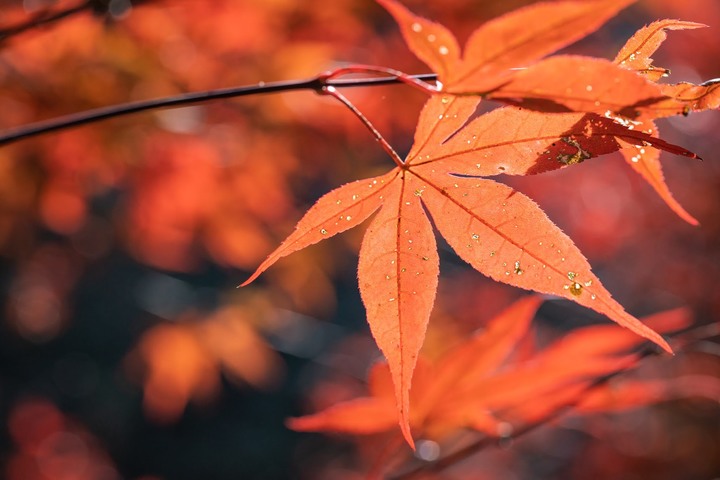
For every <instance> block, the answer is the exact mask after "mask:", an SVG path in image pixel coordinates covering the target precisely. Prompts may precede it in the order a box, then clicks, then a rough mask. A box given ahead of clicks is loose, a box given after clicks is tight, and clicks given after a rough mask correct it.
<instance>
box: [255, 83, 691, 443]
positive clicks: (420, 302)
mask: <svg viewBox="0 0 720 480" xmlns="http://www.w3.org/2000/svg"><path fill="white" fill-rule="evenodd" d="M477 102H478V100H477V99H470V98H464V97H451V96H448V95H435V96H433V97H432V98H431V99H430V100H429V101H428V102H427V103H426V105H425V107H424V108H423V110H422V112H421V116H420V120H419V123H418V129H417V132H416V135H415V144H414V146H413V147H412V148H411V150H410V153H409V155H408V157H407V160H406V161H405V163H404V164H403V165H401V166H399V167H397V168H395V169H393V170H392V171H391V172H390V173H388V174H386V175H384V176H381V177H375V178H373V179H368V180H362V181H359V182H355V183H352V184H348V185H345V186H343V187H340V188H338V189H336V190H334V191H333V192H331V193H329V194H327V195H325V196H324V197H322V198H321V199H320V200H319V201H318V203H317V204H316V205H315V206H313V207H312V208H311V209H310V211H309V212H308V213H307V214H306V215H305V216H304V217H303V219H302V220H300V222H299V223H298V226H297V228H296V230H295V232H294V233H292V234H291V235H290V237H288V239H287V240H285V242H283V244H282V245H281V246H280V248H278V250H276V251H275V252H274V253H272V254H271V255H270V257H268V259H267V260H266V261H265V262H264V263H263V264H262V265H261V266H260V268H259V269H258V271H257V272H256V273H255V274H254V275H253V276H252V277H251V278H250V279H249V280H248V281H247V282H245V283H244V285H245V284H247V283H249V282H250V281H252V280H253V279H254V278H256V277H257V276H258V275H259V274H260V273H261V272H262V271H263V270H265V269H266V268H267V267H268V266H270V265H271V264H272V263H273V262H275V261H276V260H277V259H279V258H281V257H283V256H285V255H288V254H289V253H292V252H294V251H297V250H299V249H300V248H303V247H304V246H307V245H310V244H312V243H315V242H318V241H319V240H322V239H323V238H326V237H328V236H330V235H334V234H335V233H338V232H340V231H343V230H346V229H348V228H350V227H351V226H353V225H356V224H357V223H359V222H360V221H362V220H363V219H365V218H367V217H368V216H369V215H371V214H372V212H373V211H375V210H376V209H378V208H379V209H380V211H379V213H378V214H377V216H376V217H375V218H374V219H373V221H372V223H371V225H370V227H369V228H368V230H367V232H366V235H365V237H364V239H363V242H362V246H361V249H360V257H359V265H358V280H359V287H360V293H361V296H362V299H363V303H364V304H365V308H366V310H367V315H368V323H369V324H370V329H371V331H372V334H373V336H374V338H375V341H376V342H377V344H378V346H379V347H380V349H381V351H382V352H383V354H384V355H385V357H386V358H387V360H388V365H389V369H390V373H391V376H392V380H393V384H394V392H395V400H396V402H397V408H398V415H399V421H400V427H401V430H402V432H403V435H404V436H405V438H406V440H407V441H408V443H409V444H410V445H411V446H412V445H413V440H412V435H411V432H410V425H411V415H410V393H409V392H410V386H411V380H412V377H413V371H414V369H415V366H416V364H417V358H418V352H419V351H420V347H421V346H422V343H423V340H424V337H425V331H426V328H427V323H428V320H429V317H430V312H431V311H432V307H433V303H434V300H435V292H436V289H437V281H438V275H439V267H438V262H439V260H438V254H437V249H436V245H435V237H434V234H433V231H432V226H431V223H430V220H429V218H428V215H427V214H428V213H429V214H430V215H431V216H432V218H433V220H434V222H435V224H436V225H437V228H438V230H439V231H440V233H441V234H442V235H443V236H444V237H445V238H446V240H447V241H448V243H449V244H450V245H451V246H452V247H453V249H454V250H455V251H456V252H457V253H458V255H459V256H460V257H461V258H463V259H464V260H466V261H467V262H468V263H470V264H471V265H472V266H473V267H474V268H476V269H477V270H478V271H480V272H482V273H484V274H486V275H488V276H489V277H491V278H493V279H495V280H497V281H500V282H504V283H508V284H510V285H515V286H518V287H521V288H525V289H529V290H534V291H537V292H542V293H550V294H554V295H558V296H562V297H565V298H567V299H570V300H573V301H575V302H577V303H579V304H581V305H584V306H587V307H589V308H592V309H594V310H596V311H598V312H600V313H603V314H605V315H607V316H608V317H610V318H611V319H612V320H614V321H615V322H617V323H619V324H620V325H623V326H625V327H627V328H629V329H631V330H632V331H634V332H635V333H637V334H639V335H641V336H643V337H645V338H648V339H650V340H652V341H653V342H655V343H657V344H658V345H660V346H662V347H663V348H665V349H666V350H668V351H670V347H669V346H668V345H667V343H666V342H665V341H664V340H663V339H662V337H660V336H659V335H658V334H657V333H655V332H654V331H653V330H651V329H650V328H648V327H646V326H645V325H644V324H642V323H641V322H640V321H638V320H637V319H635V318H634V317H632V316H631V315H629V314H628V313H627V312H625V310H624V309H623V308H622V307H621V306H620V305H619V304H618V303H617V302H615V301H614V300H613V299H612V297H611V296H610V293H609V292H608V291H607V290H605V288H603V287H602V285H601V284H600V281H599V280H598V278H597V277H596V276H595V275H594V274H593V273H592V272H591V271H590V265H589V264H588V262H587V260H586V259H585V257H584V256H583V255H582V254H581V253H580V251H579V250H578V248H577V247H576V246H575V245H574V244H573V242H572V241H571V240H570V239H569V238H568V237H567V236H566V235H565V234H564V233H562V232H561V231H560V229H559V228H558V227H556V226H555V225H554V224H553V223H552V222H551V221H550V220H549V219H548V218H547V216H546V215H545V214H544V212H543V211H542V210H541V209H540V208H539V207H538V206H537V205H536V204H535V203H534V202H533V201H532V200H530V199H529V198H527V197H525V196H524V195H523V194H521V193H519V192H516V191H514V190H513V189H511V188H510V187H507V186H506V185H503V184H500V183H497V182H494V181H492V180H486V179H477V178H468V177H461V176H457V174H462V175H468V174H471V175H472V174H477V173H478V172H477V170H480V172H481V174H486V175H488V174H495V173H498V172H499V171H501V169H499V168H498V166H497V163H494V161H493V160H492V159H493V158H502V161H503V162H504V163H503V165H506V167H504V168H505V170H503V171H506V172H507V173H516V174H524V173H534V172H536V171H543V170H549V169H553V168H560V167H562V166H565V165H569V164H573V163H578V162H579V161H582V160H584V159H585V158H589V157H591V156H596V155H599V154H602V153H609V152H613V151H616V150H619V149H620V148H622V147H623V146H626V145H627V143H628V141H629V142H633V143H638V142H643V141H646V142H648V143H650V144H652V145H655V146H658V147H660V148H665V149H668V150H671V151H675V152H678V153H683V154H685V155H688V156H692V155H693V154H692V153H690V152H688V151H687V150H684V149H681V148H680V147H675V146H674V145H671V144H668V143H666V142H662V141H661V140H658V139H655V138H653V137H651V136H649V135H647V134H645V133H643V132H639V131H634V130H630V129H628V128H626V127H625V126H624V125H623V124H621V123H618V122H616V121H614V120H613V119H609V118H605V117H600V116H597V115H591V114H577V113H574V114H563V115H554V116H550V117H547V116H545V115H541V114H538V113H534V112H526V111H521V110H518V109H516V108H506V109H501V110H498V111H496V112H492V113H490V114H488V115H484V116H481V117H479V118H478V119H476V120H474V121H472V122H470V124H468V125H467V126H464V127H463V125H464V124H465V122H466V121H467V118H468V117H469V116H470V115H471V114H472V113H473V112H474V110H475V106H476V105H477ZM458 130H459V131H458ZM491 131H493V132H497V135H492V134H491V133H490V132H491ZM558 138H560V141H557V139H558ZM553 143H554V144H553ZM468 145H469V146H468ZM543 149H545V151H542V152H541V150H543ZM586 150H591V151H592V153H588V152H587V151H586ZM480 152H482V157H483V158H480V155H479V153H480ZM538 152H540V153H538ZM538 155H539V158H538ZM576 157H579V158H576ZM478 162H479V163H478ZM478 165H479V166H478ZM368 192H371V193H368ZM426 210H427V213H426ZM488 361H489V360H488ZM419 415H420V416H422V415H423V408H421V409H420V412H419Z"/></svg>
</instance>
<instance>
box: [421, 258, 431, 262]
mask: <svg viewBox="0 0 720 480" xmlns="http://www.w3.org/2000/svg"><path fill="white" fill-rule="evenodd" d="M422 259H423V260H425V261H426V262H427V261H428V260H430V258H429V257H422Z"/></svg>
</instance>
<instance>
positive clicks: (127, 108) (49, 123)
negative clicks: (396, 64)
mask: <svg viewBox="0 0 720 480" xmlns="http://www.w3.org/2000/svg"><path fill="white" fill-rule="evenodd" d="M409 77H410V78H413V79H416V80H422V81H433V80H435V79H436V78H437V76H436V75H435V74H422V75H412V76H409ZM397 83H401V80H400V79H398V78H397V77H382V78H360V79H346V80H328V81H324V80H323V77H322V76H320V77H316V78H311V79H306V80H291V81H286V82H268V83H263V82H261V83H259V84H257V85H248V86H242V87H231V88H222V89H218V90H207V91H204V92H194V93H185V94H181V95H174V96H171V97H164V98H155V99H151V100H142V101H138V102H130V103H124V104H120V105H112V106H109V107H102V108H97V109H94V110H87V111H84V112H79V113H75V114H71V115H66V116H62V117H58V118H53V119H50V120H45V121H41V122H37V123H31V124H29V125H24V126H21V127H18V128H14V129H10V130H7V131H5V132H3V133H0V146H2V145H7V144H9V143H12V142H15V141H17V140H21V139H23V138H29V137H35V136H38V135H42V134H45V133H49V132H55V131H58V130H64V129H67V128H72V127H77V126H80V125H86V124H88V123H93V122H97V121H100V120H105V119H108V118H114V117H120V116H123V115H129V114H132V113H137V112H143V111H146V110H154V109H158V108H164V107H177V106H180V105H189V104H193V103H199V102H206V101H209V100H217V99H221V98H234V97H242V96H246V95H259V94H265V93H276V92H287V91H295V90H314V91H316V92H319V93H322V89H323V88H324V87H335V88H340V87H371V86H378V85H388V84H397Z"/></svg>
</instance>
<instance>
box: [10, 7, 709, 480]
mask: <svg viewBox="0 0 720 480" xmlns="http://www.w3.org/2000/svg"><path fill="white" fill-rule="evenodd" d="M405 3H406V4H407V5H408V6H409V7H411V8H413V9H414V10H415V11H416V12H418V13H420V14H423V15H426V16H428V17H430V18H433V19H436V20H438V21H440V22H441V23H443V24H445V25H447V26H449V27H450V28H451V29H452V30H453V31H455V32H456V33H457V35H458V36H459V38H460V39H461V41H462V40H463V39H464V38H466V37H467V35H468V34H469V33H470V32H471V31H472V30H473V29H474V28H475V27H477V25H479V24H480V23H481V22H483V21H485V20H487V19H489V18H492V17H494V16H497V15H499V14H502V13H504V12H506V11H509V10H511V9H513V8H516V7H519V6H521V5H524V4H528V3H532V2H528V1H524V0H513V1H502V2H501V1H496V0H486V1H483V2H477V1H472V0H444V1H443V2H432V4H426V3H431V2H420V1H409V0H408V1H407V2H405ZM78 5H79V6H80V7H79V8H78V9H77V11H73V12H72V13H70V14H69V15H67V16H65V17H63V18H61V19H58V20H56V21H47V22H46V23H44V24H43V25H42V26H40V27H37V28H28V29H16V28H15V27H17V26H20V25H23V24H26V23H28V22H30V23H33V22H35V23H37V22H38V20H43V19H45V20H47V19H48V18H49V17H50V16H52V15H53V14H54V13H57V12H63V11H65V10H66V9H71V8H74V7H76V6H78ZM658 18H681V19H684V20H693V21H699V22H703V23H706V24H708V25H710V27H711V28H708V29H703V30H694V31H686V32H671V33H670V38H669V40H668V41H667V42H666V43H665V45H664V46H663V47H662V48H661V50H660V51H659V52H658V53H657V54H656V55H655V56H654V57H655V59H656V64H658V65H662V66H665V67H669V68H671V70H672V76H671V77H670V80H672V81H681V80H685V81H692V82H701V81H702V80H707V79H709V78H712V77H713V76H717V75H720V64H718V61H717V59H718V58H720V43H719V42H718V41H717V38H718V31H719V30H718V29H720V4H718V2H716V1H715V0H697V1H695V2H682V3H680V2H676V1H673V0H652V1H651V0H642V1H640V2H638V3H637V4H636V5H634V6H633V7H631V8H629V9H627V10H626V11H625V12H623V13H622V14H621V15H620V16H619V17H617V18H615V19H613V20H612V21H611V22H610V23H609V24H608V25H607V26H606V27H604V28H603V29H602V30H601V31H599V32H597V33H596V34H593V35H592V36H591V37H589V38H588V39H586V40H583V41H582V42H580V43H578V44H576V45H574V46H572V47H570V48H569V49H567V51H569V52H573V53H581V54H588V55H594V56H600V57H605V58H612V57H613V56H614V55H615V52H616V51H617V50H618V49H619V47H620V46H621V45H622V44H623V43H624V41H625V40H626V39H627V38H628V37H629V36H630V35H632V33H633V32H634V31H635V30H636V29H637V28H639V27H641V26H642V25H644V24H646V23H649V22H650V21H653V20H655V19H658ZM16 30H18V31H16ZM19 30H23V31H19ZM350 63H365V64H375V65H383V66H389V67H393V68H397V69H400V70H403V71H406V72H409V73H423V72H427V68H426V67H424V66H423V65H422V64H420V63H419V61H417V60H416V59H415V58H414V57H413V56H412V55H411V54H410V53H409V52H408V50H407V48H406V47H405V46H404V44H403V42H402V39H401V38H400V35H399V32H398V30H397V28H396V26H395V25H394V23H393V22H392V20H391V18H390V16H389V15H387V14H386V13H385V12H384V11H383V10H382V9H381V8H380V7H379V6H378V5H377V4H375V3H374V2H372V1H370V0H340V1H335V2H328V1H324V0H303V1H294V0H216V1H213V2H206V1H199V0H144V1H137V0H136V1H132V2H131V1H130V0H110V1H108V0H93V1H90V2H85V3H81V2H72V1H69V0H68V1H65V0H57V1H54V0H23V1H21V0H0V128H2V129H9V128H12V127H17V126H20V125H23V124H25V123H29V122H33V121H37V120H41V119H45V118H51V117H56V116H59V115H64V114H68V113H72V112H77V111H81V110H85V109H89V108H94V107H99V106H105V105H110V104H116V103H122V102H127V101H133V100H141V99H147V98H151V97H157V96H165V95H173V94H178V93H182V92H191V91H197V90H205V89H213V88H221V87H228V86H235V85H242V84H254V83H257V82H260V81H266V82H267V81H274V80H287V79H299V78H306V77H311V76H313V75H316V74H318V73H320V72H323V71H325V70H328V69H331V68H334V67H337V66H342V65H346V64H350ZM568 74H572V72H568ZM345 93H346V94H347V96H348V97H350V98H351V99H352V100H353V101H354V102H355V103H356V105H357V106H358V107H359V108H360V109H361V110H362V111H363V112H364V113H365V114H366V115H367V116H368V117H369V118H370V119H371V121H373V122H374V123H375V124H376V126H377V127H378V129H379V130H380V131H381V132H383V134H384V135H386V136H387V138H388V139H389V140H390V141H391V143H392V144H393V145H394V146H396V148H397V149H398V150H399V151H400V152H406V151H407V149H408V148H409V146H410V142H411V140H412V132H413V130H414V126H415V122H416V115H417V112H418V111H419V108H420V106H421V105H422V102H423V101H424V98H423V96H422V95H421V94H419V93H417V92H416V91H413V90H411V89H409V88H408V87H404V86H384V87H373V88H362V89H348V90H347V91H346V92H345ZM660 129H661V131H662V134H663V135H664V138H666V139H667V140H669V141H671V142H674V143H677V144H680V145H683V146H685V147H687V148H690V149H691V150H694V151H695V152H697V153H698V154H699V155H701V156H702V157H703V158H705V160H706V161H705V162H703V163H699V162H694V161H690V160H688V159H683V158H671V157H670V156H665V154H663V155H664V156H663V160H664V162H663V163H664V166H665V168H666V177H667V178H668V183H669V184H670V186H671V188H672V190H673V191H674V193H675V195H676V197H677V198H678V199H679V200H680V201H681V203H683V204H684V205H685V206H686V208H687V209H688V211H689V212H690V213H691V214H693V215H694V216H695V217H696V218H698V219H699V220H700V222H701V227H699V228H693V227H691V226H689V225H687V224H685V223H684V222H682V221H681V220H680V219H678V218H676V217H675V216H674V214H673V213H672V212H671V211H670V210H669V209H668V208H667V207H666V206H665V205H664V204H663V203H662V202H661V201H660V200H659V198H657V197H656V196H655V194H654V192H652V191H651V189H650V188H649V187H648V186H647V185H646V184H645V183H644V182H643V181H642V179H640V177H639V176H637V175H635V174H634V173H632V172H631V171H630V169H628V168H627V166H626V165H624V162H623V161H622V159H621V158H620V157H619V156H611V157H606V158H603V159H601V160H595V161H591V162H586V163H584V164H583V165H580V166H576V167H573V168H572V169H566V170H563V171H561V172H555V173H552V174H546V175H542V176H537V177H532V178H505V179H503V181H507V182H508V183H511V184H512V185H513V186H515V187H517V188H518V189H520V190H521V191H523V192H525V193H527V194H528V195H530V196H531V197H532V198H534V199H535V200H536V201H537V202H538V203H539V204H540V205H541V206H542V207H543V208H545V209H546V211H547V212H548V214H549V215H550V217H551V218H552V219H553V220H554V221H556V222H557V224H558V225H560V226H561V227H562V228H563V229H564V230H565V231H566V233H568V234H569V235H570V236H571V237H572V238H573V239H574V240H575V242H576V243H577V244H578V245H579V246H580V248H581V250H583V252H584V253H585V254H586V255H587V256H588V258H589V259H590V261H591V263H592V264H593V265H594V269H595V271H596V272H597V273H598V275H599V276H600V278H602V280H603V283H604V284H605V285H606V287H607V288H608V290H610V291H611V292H612V293H613V294H614V295H615V297H616V298H617V299H618V300H619V301H620V302H621V303H622V304H623V305H624V306H625V307H626V308H627V309H628V311H630V312H631V313H633V314H635V315H638V316H639V315H644V314H648V313H652V312H656V311H659V310H662V309H666V308H670V307H676V306H682V305H686V306H689V307H690V308H691V309H692V310H693V312H694V314H695V316H696V319H697V322H698V323H717V322H718V321H719V320H720V289H719V287H718V285H719V284H720V210H719V209H718V205H720V156H719V155H718V152H720V137H719V136H718V135H717V132H718V131H720V116H719V115H718V114H717V112H707V113H701V114H693V115H691V116H690V117H689V118H677V119H670V120H667V121H662V122H661V124H660ZM389 166H390V163H389V159H388V158H386V157H385V155H384V153H383V152H382V150H381V149H380V148H379V146H378V145H377V143H376V142H375V141H373V140H372V138H371V136H370V134H369V133H368V132H367V131H366V130H365V128H364V127H363V126H362V125H361V124H360V123H359V122H358V121H357V120H356V119H355V118H354V117H353V116H352V115H351V114H350V113H349V112H348V111H347V110H346V109H344V108H343V107H342V106H340V105H339V104H336V103H334V102H333V101H332V100H331V99H329V98H324V97H320V96H317V95H315V94H313V93H312V92H293V93H285V94H278V95H265V96H254V97H246V98H243V99H237V100H232V101H219V102H212V103H208V104H198V105H195V106H191V107H185V108H176V109H166V110H159V111H156V112H153V113H145V114H138V115H133V116H127V117H123V118H119V119H114V120H109V121H103V122H99V123H96V124H93V125H90V126H85V127H81V128H77V129H73V130H68V131H65V132H61V133H54V134H48V135H45V136H42V137H39V138H35V139H29V140H24V141H20V142H17V143H14V144H11V145H7V146H3V147H0V265H1V268H0V303H1V307H0V308H2V320H1V321H0V359H1V360H0V417H1V418H2V425H3V427H4V428H2V431H1V432H0V467H1V468H2V471H3V473H2V474H0V475H2V476H3V477H4V478H7V479H8V480H35V479H37V480H40V479H61V480H62V479H73V480H89V479H102V480H106V479H107V480H110V479H120V478H127V479H144V480H149V479H192V478H215V479H231V478H232V479H237V478H263V479H272V478H355V474H354V473H353V472H356V471H359V470H362V468H361V465H362V464H363V462H365V461H366V460H363V457H362V455H360V454H355V453H353V452H354V450H353V448H352V444H351V443H349V442H347V441H346V440H345V439H342V438H330V439H328V438H324V437H320V436H314V435H307V434H303V435H300V434H296V433H293V432H290V431H289V430H287V429H286V428H285V426H284V424H283V421H284V419H285V418H286V417H287V416H290V415H297V414H300V413H306V412H309V411H315V410H317V409H320V408H323V407H325V406H327V405H329V404H332V403H334V402H337V401H340V400H343V399H347V398H351V397H353V396H355V395H357V394H359V393H361V392H362V391H363V390H364V380H365V375H366V372H367V369H368V366H369V365H370V364H371V363H372V362H373V361H374V360H375V359H377V358H378V356H379V353H378V351H377V349H376V347H375V346H374V343H373V341H372V339H371V337H370V336H369V332H368V328H367V325H366V323H365V317H364V310H363V308H362V304H361V301H360V298H359V294H358V292H357V280H356V273H355V271H356V257H357V251H358V246H359V242H360V240H361V238H362V233H363V231H362V230H363V229H359V230H357V231H351V232H349V233H346V234H343V235H341V236H339V237H338V238H333V239H330V240H329V241H327V242H324V244H323V245H320V246H316V247H312V248H309V249H307V250H306V251H303V252H300V253H296V254H294V255H292V256H291V257H289V258H287V259H285V260H283V261H281V262H279V263H278V264H277V265H276V266H274V267H273V268H272V269H271V270H270V271H268V272H267V273H266V274H264V275H263V276H262V277H261V279H260V280H259V281H258V282H256V283H255V284H253V285H251V286H249V287H246V288H243V289H237V288H236V285H238V284H239V283H241V282H242V281H243V280H244V279H245V278H247V276H248V275H249V274H250V273H251V272H252V270H253V269H254V268H255V267H256V266H257V265H258V264H259V263H260V262H261V261H262V260H263V259H264V258H265V256H266V255H267V254H268V253H269V252H270V251H271V250H272V249H273V248H274V247H275V246H276V245H277V244H279V242H280V241H281V240H282V239H283V238H284V237H285V236H286V235H287V234H288V233H289V232H290V231H291V230H292V228H293V226H294V224H295V222H296V221H297V220H298V219H299V217H300V216H301V215H302V213H303V212H304V210H305V209H306V208H307V207H308V206H310V205H311V204H312V203H313V202H314V201H315V200H316V199H317V198H318V197H319V196H321V195H322V194H323V193H325V192H327V191H329V190H331V189H332V188H334V187H336V186H338V185H340V184H343V183H346V182H348V181H352V180H355V179H358V178H363V177H365V176H370V175H375V174H377V173H378V172H381V171H383V169H385V168H388V167H389ZM441 257H442V266H441V268H442V278H441V282H440V291H439V295H438V300H437V305H436V309H435V312H434V314H433V317H432V319H431V326H430V330H429V334H428V339H427V342H426V346H425V349H426V351H427V352H428V353H429V354H430V355H433V352H439V351H442V350H444V349H447V348H448V347H449V346H451V345H453V344H454V343H457V341H458V340H459V339H461V338H464V337H466V336H467V335H468V333H469V332H471V331H473V330H475V329H476V328H478V327H480V326H482V325H483V322H484V321H486V320H487V319H488V318H490V316H491V315H493V314H495V313H497V312H498V311H499V310H500V309H501V308H503V307H504V306H506V305H507V304H508V303H509V301H510V300H512V299H514V298H516V297H518V296H519V295H521V294H522V292H520V291H517V290H516V289H512V288H510V287H505V286H501V285H497V284H494V283H492V282H490V281H489V280H487V279H485V278H483V277H482V276H481V275H480V274H478V273H476V272H474V271H472V270H471V269H469V268H468V267H466V266H465V265H464V264H463V263H462V262H461V261H460V260H459V259H457V258H456V257H455V256H454V254H453V253H452V252H451V251H450V250H449V248H448V247H447V246H445V245H441ZM593 321H598V318H597V317H595V316H593V315H592V314H591V313H589V312H587V311H584V310H581V309H579V308H576V307H573V306H571V305H568V304H567V303H565V302H550V303H548V304H546V305H545V306H544V307H543V308H542V309H541V311H540V314H539V318H538V320H537V323H538V329H539V330H540V332H541V335H546V336H550V335H553V334H555V335H556V334H558V333H559V332H562V331H564V330H566V329H568V328H571V327H572V326H576V325H582V324H586V323H589V322H593ZM702 347H703V348H701V349H698V351H695V352H688V353H682V354H680V355H678V356H677V357H676V358H674V359H669V358H666V359H662V360H661V363H660V365H661V366H660V367H655V373H657V372H658V371H662V373H663V374H665V375H675V374H677V375H679V374H686V373H704V374H713V375H718V376H720V362H719V361H718V358H719V356H718V345H717V343H711V342H707V343H705V344H703V346H702ZM719 419H720V409H719V408H718V405H717V403H715V404H713V403H712V402H710V403H708V402H702V401H697V400H688V401H674V402H669V403H665V404H663V405H660V406H657V407H652V408H650V409H646V410H643V411H640V412H633V413H632V414H627V415H626V416H620V417H618V416H602V417H593V418H590V419H585V420H582V421H580V420H578V419H574V420H572V421H571V422H569V423H565V424H563V423H561V424H560V427H561V428H546V429H541V430H539V431H538V432H535V433H533V434H532V435H529V436H528V437H526V438H525V439H523V440H522V441H521V442H518V443H517V444H516V445H515V446H513V448H510V449H503V450H500V451H494V452H487V453H483V455H482V456H481V457H480V458H473V459H472V461H470V462H466V464H465V466H464V468H465V470H464V471H463V470H462V469H460V471H458V472H457V475H458V476H457V478H480V477H479V476H477V475H479V473H478V471H479V470H478V469H481V471H482V475H485V476H483V477H482V478H492V479H496V478H497V479H500V478H502V479H506V480H507V479H536V478H537V479H544V478H568V479H584V478H616V479H619V478H626V479H635V478H656V479H676V478H685V479H699V480H702V479H710V478H714V477H718V476H720V460H718V459H719V458H720V420H719ZM555 427H557V426H555ZM454 478H455V477H454Z"/></svg>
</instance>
